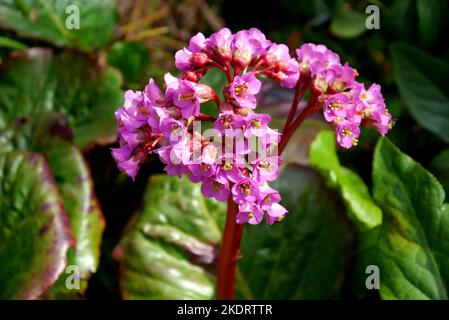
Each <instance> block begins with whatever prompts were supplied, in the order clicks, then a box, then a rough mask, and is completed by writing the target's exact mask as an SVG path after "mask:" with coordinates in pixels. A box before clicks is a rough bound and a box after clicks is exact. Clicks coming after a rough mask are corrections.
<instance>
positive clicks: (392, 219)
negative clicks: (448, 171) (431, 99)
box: [364, 139, 449, 299]
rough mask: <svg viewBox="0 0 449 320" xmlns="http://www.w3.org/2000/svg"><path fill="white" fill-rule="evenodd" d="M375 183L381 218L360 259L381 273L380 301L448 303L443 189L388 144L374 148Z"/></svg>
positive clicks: (448, 231)
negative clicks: (435, 301) (382, 299)
mask: <svg viewBox="0 0 449 320" xmlns="http://www.w3.org/2000/svg"><path fill="white" fill-rule="evenodd" d="M373 181H374V187H373V190H374V198H375V199H376V201H377V202H378V203H379V204H380V206H381V207H382V209H383V212H384V219H383V223H382V226H381V227H379V228H378V230H376V233H375V234H371V237H370V241H368V242H367V243H366V244H365V252H364V254H365V255H366V257H365V259H364V260H365V262H366V263H367V264H368V263H369V264H377V265H378V266H379V268H380V273H381V278H380V279H381V281H380V294H381V296H382V298H384V299H447V298H448V291H447V290H448V288H449V276H448V275H449V238H448V235H449V206H448V205H447V204H446V205H443V202H444V191H443V188H442V187H441V185H440V184H439V182H438V181H437V180H436V179H435V177H434V176H432V175H431V174H430V173H429V172H428V171H426V170H425V169H424V168H423V167H422V166H421V165H419V164H418V163H417V162H415V161H414V160H413V159H411V158H410V157H409V156H407V155H405V154H404V153H402V152H401V151H400V150H399V149H398V148H396V147H395V146H394V145H393V144H392V143H391V142H390V141H389V140H387V139H381V140H379V142H378V144H377V146H376V151H375V155H374V167H373ZM367 244H370V245H371V250H369V246H368V245H367Z"/></svg>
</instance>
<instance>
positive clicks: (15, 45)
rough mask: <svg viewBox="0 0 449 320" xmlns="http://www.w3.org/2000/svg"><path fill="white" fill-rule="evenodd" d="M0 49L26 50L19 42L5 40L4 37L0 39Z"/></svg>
mask: <svg viewBox="0 0 449 320" xmlns="http://www.w3.org/2000/svg"><path fill="white" fill-rule="evenodd" d="M0 47H4V48H8V49H12V50H23V49H27V48H28V47H27V46H26V45H25V44H23V43H22V42H19V41H17V40H14V39H10V38H6V37H0Z"/></svg>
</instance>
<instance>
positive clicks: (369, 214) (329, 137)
mask: <svg viewBox="0 0 449 320" xmlns="http://www.w3.org/2000/svg"><path fill="white" fill-rule="evenodd" d="M309 162H310V165H311V166H312V167H314V168H316V169H317V170H319V171H320V172H321V173H322V174H323V176H324V177H325V178H326V180H327V181H328V184H329V185H330V186H331V187H333V188H335V189H337V190H338V191H339V192H340V194H341V196H342V198H343V201H344V203H345V205H346V207H347V209H348V214H349V216H350V218H351V219H352V220H353V221H354V222H355V223H356V225H357V226H358V228H359V229H360V230H366V229H370V228H373V227H375V226H377V225H379V224H380V223H381V222H382V211H381V210H380V208H379V207H378V206H377V205H376V204H375V202H374V201H373V199H372V197H371V195H370V193H369V190H368V187H367V186H366V184H365V182H364V181H363V180H362V178H360V176H359V175H357V174H356V173H354V172H352V171H351V170H349V169H347V168H345V167H342V166H341V165H340V162H339V161H338V156H337V152H336V143H335V134H334V133H333V132H332V131H329V130H323V131H321V133H319V134H318V136H317V137H316V138H315V140H314V142H313V143H312V144H311V145H310V150H309Z"/></svg>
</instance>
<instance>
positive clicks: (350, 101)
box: [296, 43, 392, 148]
mask: <svg viewBox="0 0 449 320" xmlns="http://www.w3.org/2000/svg"><path fill="white" fill-rule="evenodd" d="M296 54H297V56H298V61H299V65H300V70H301V74H307V75H308V76H309V77H310V81H311V82H310V90H311V93H312V94H313V95H315V96H318V101H320V102H322V106H323V114H324V118H325V119H326V121H328V122H329V123H331V124H332V125H333V126H334V128H335V132H336V136H337V142H338V143H339V145H340V146H342V147H343V148H350V147H352V146H353V145H356V144H357V142H358V138H359V135H360V125H361V124H363V125H364V126H366V127H371V128H374V129H375V130H377V131H378V132H379V133H380V134H381V135H385V134H386V133H387V132H388V130H389V129H390V128H391V126H392V118H391V115H390V114H389V113H388V111H387V108H386V106H385V102H384V99H383V97H382V94H381V92H380V86H379V85H377V84H373V85H372V86H371V87H370V88H369V89H368V90H366V89H365V85H364V84H363V83H360V82H357V81H356V80H355V78H356V76H357V75H358V74H357V71H356V70H354V69H353V68H351V67H350V66H349V65H348V64H347V63H346V64H344V65H342V64H341V63H340V57H339V56H338V55H337V54H336V53H334V52H332V51H331V50H329V49H328V48H326V47H325V46H324V45H315V44H311V43H306V44H303V45H302V46H301V47H300V48H299V49H297V50H296Z"/></svg>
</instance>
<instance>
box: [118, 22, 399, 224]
mask: <svg viewBox="0 0 449 320" xmlns="http://www.w3.org/2000/svg"><path fill="white" fill-rule="evenodd" d="M296 53H297V59H295V58H292V57H291V56H290V53H289V50H288V47H287V46H285V45H283V44H276V43H273V42H271V41H269V40H267V39H266V37H265V35H264V34H263V33H262V32H260V31H259V30H258V29H254V28H253V29H249V30H243V31H239V32H237V33H236V34H232V33H231V31H230V30H229V29H227V28H224V29H222V30H220V31H219V32H217V33H214V34H212V35H211V36H210V37H209V38H206V37H205V36H204V35H203V34H202V33H198V34H197V35H196V36H194V37H193V38H192V39H191V40H190V43H189V45H188V47H187V48H184V49H182V50H180V51H178V52H177V53H176V55H175V60H176V66H177V68H178V69H179V70H180V71H181V77H179V78H178V77H174V76H172V75H171V74H169V73H167V74H166V75H165V77H164V80H165V83H164V88H165V91H162V90H161V89H160V88H159V87H158V86H157V85H156V84H155V83H154V81H153V79H150V81H149V83H148V85H147V86H146V87H145V90H144V91H142V92H141V91H131V90H129V91H127V92H126V93H125V102H124V105H123V107H122V108H120V109H118V110H117V112H116V120H117V126H118V133H119V138H120V139H119V142H120V147H119V148H117V149H113V150H112V155H113V157H114V158H115V159H116V161H117V165H118V168H119V169H120V170H122V171H124V172H126V173H127V174H128V175H129V176H131V177H132V178H133V179H134V178H135V176H136V174H137V172H138V170H139V167H140V166H141V164H142V163H143V162H144V161H145V160H146V159H147V157H148V154H150V153H155V154H157V155H159V157H160V159H161V160H162V162H163V163H164V164H165V171H166V172H167V173H168V174H169V175H171V176H177V177H181V176H182V175H187V176H188V177H189V179H190V180H191V181H192V182H195V183H201V184H202V187H201V190H202V192H203V194H204V195H205V196H207V197H210V198H215V199H216V200H218V201H225V200H226V199H228V198H229V197H231V198H232V200H233V201H234V202H235V203H236V204H237V205H238V208H239V211H238V214H237V215H236V222H237V223H239V224H241V223H245V222H248V223H250V224H258V223H260V222H261V221H262V220H263V218H264V216H265V220H266V222H267V223H269V224H272V223H274V222H275V221H281V220H282V219H283V217H284V215H285V214H286V213H287V210H286V209H285V208H284V207H282V206H281V205H280V204H279V202H280V200H281V196H280V194H279V192H278V191H276V190H275V189H273V188H272V187H270V185H269V183H270V182H271V181H274V180H276V179H277V177H278V175H279V166H280V165H281V162H282V160H281V158H280V157H279V156H278V154H277V151H278V150H277V146H278V144H279V143H280V136H281V135H280V134H279V133H277V131H275V130H273V129H271V128H270V127H269V123H270V120H271V118H270V116H269V115H268V114H261V113H257V112H255V109H256V106H257V99H256V95H257V94H258V93H259V91H260V88H261V81H260V80H259V79H258V77H265V78H269V79H272V80H275V81H279V83H280V85H281V86H283V87H286V88H293V87H296V90H297V93H298V95H297V96H298V97H299V98H298V99H300V97H301V95H302V94H303V93H304V91H305V90H306V89H309V90H310V93H311V98H310V101H309V102H313V103H312V104H310V103H309V108H311V110H312V111H313V112H314V111H318V110H321V108H322V110H323V112H324V117H325V119H326V120H327V121H328V122H330V123H332V125H333V126H334V127H335V130H336V133H337V141H338V143H339V144H340V145H341V146H342V147H344V148H349V147H351V146H353V145H355V144H356V143H357V139H358V137H359V134H360V125H361V124H363V125H365V126H367V127H372V128H374V129H376V130H377V131H379V132H380V133H381V134H382V135H385V134H386V132H387V131H388V129H389V128H390V127H391V116H390V114H389V113H388V112H387V110H386V107H385V103H384V100H383V97H382V95H381V93H380V87H379V86H378V85H372V86H371V87H370V88H369V89H368V90H366V89H365V87H364V85H363V84H361V83H358V82H357V81H355V78H356V76H357V72H356V71H355V70H354V69H353V68H351V67H350V66H348V65H347V64H344V65H342V64H341V63H340V58H339V56H338V55H337V54H336V53H334V52H332V51H330V50H328V49H327V48H326V47H325V46H323V45H314V44H304V45H302V46H301V47H300V48H299V49H297V50H296ZM210 68H218V69H220V70H221V71H223V72H224V73H225V74H226V77H227V79H228V83H227V84H226V85H225V86H224V88H223V91H222V93H223V95H222V96H223V99H224V101H221V100H222V99H221V98H220V95H219V94H217V92H215V91H214V90H213V89H212V88H211V87H209V86H208V85H207V84H203V83H200V81H201V79H202V77H203V76H204V75H205V74H206V72H207V71H208V70H209V69H210ZM300 90H302V92H301V94H299V92H300ZM295 96H296V95H295ZM295 100H296V99H295ZM209 101H214V102H215V104H216V105H217V110H218V117H216V118H215V117H212V116H211V115H206V114H203V113H201V105H202V104H204V103H207V102H209ZM297 102H298V101H297ZM294 110H296V109H292V114H294ZM309 111H310V110H309ZM289 117H290V115H289ZM298 118H300V117H298ZM205 122H210V124H211V127H212V128H210V129H208V130H203V129H204V128H203V129H202V128H201V123H203V124H204V123H205ZM289 123H294V124H296V123H297V121H291V122H289V121H287V125H286V130H287V132H288V133H287V134H286V137H291V133H292V132H293V131H294V130H295V129H296V127H295V125H291V126H289ZM284 132H285V131H284ZM286 141H288V138H286V139H285V141H284V140H283V141H282V143H284V142H286ZM282 143H281V144H282ZM283 146H285V143H284V144H283Z"/></svg>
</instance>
